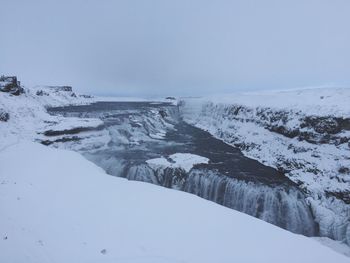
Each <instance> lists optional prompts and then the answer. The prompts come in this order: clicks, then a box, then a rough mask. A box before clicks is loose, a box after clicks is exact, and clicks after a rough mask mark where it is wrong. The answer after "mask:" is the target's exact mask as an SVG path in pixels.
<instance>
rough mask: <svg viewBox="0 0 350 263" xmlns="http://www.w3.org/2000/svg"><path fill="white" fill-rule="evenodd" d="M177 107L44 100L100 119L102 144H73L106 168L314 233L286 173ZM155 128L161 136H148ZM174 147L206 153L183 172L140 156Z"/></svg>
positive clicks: (67, 113) (310, 218)
mask: <svg viewBox="0 0 350 263" xmlns="http://www.w3.org/2000/svg"><path fill="white" fill-rule="evenodd" d="M177 107H178V106H174V105H172V104H170V103H154V102H99V103H94V104H91V105H83V106H69V107H58V108H51V109H49V112H50V113H51V114H59V115H64V116H71V117H72V116H74V117H90V118H100V119H101V120H103V122H104V125H103V128H102V129H103V130H105V131H108V134H109V136H110V138H111V140H110V141H109V142H108V143H107V145H106V146H105V147H100V148H98V147H97V148H96V149H93V148H88V149H85V150H80V152H81V153H82V154H83V155H84V156H85V157H86V158H88V159H89V160H91V161H93V162H95V163H96V164H97V165H99V166H101V167H102V168H104V169H105V170H106V171H107V173H109V174H111V175H114V176H121V177H125V178H128V179H131V180H139V181H145V182H150V183H154V184H158V185H162V186H166V187H169V188H175V189H178V190H182V191H186V192H190V193H193V194H196V195H198V196H200V197H203V198H205V199H208V200H211V201H214V202H216V203H218V204H221V205H224V206H227V207H230V208H233V209H236V210H239V211H241V212H245V213H247V214H250V215H252V216H255V217H258V218H260V219H262V220H265V221H267V222H270V223H272V224H275V225H277V226H280V227H282V228H285V229H287V230H290V231H292V232H295V233H301V234H304V235H307V236H312V235H317V232H318V226H317V224H316V223H315V222H314V218H313V215H312V213H311V210H310V208H309V206H308V204H307V203H306V202H305V196H304V194H303V193H302V192H301V191H300V190H299V189H298V187H297V186H296V185H295V184H294V183H293V182H292V181H290V180H289V179H288V178H287V177H286V176H284V175H283V174H282V173H280V172H278V171H277V170H275V169H273V168H271V167H267V166H265V165H263V164H261V163H259V162H257V161H255V160H253V159H250V158H247V157H245V156H244V155H243V154H242V153H241V151H240V150H239V149H237V148H235V147H233V146H230V145H227V144H226V143H224V142H222V141H220V140H218V139H216V138H214V137H213V136H212V135H211V134H209V133H208V132H206V131H203V130H201V129H198V128H196V127H194V126H192V125H189V124H187V123H185V122H184V121H182V120H181V116H179V111H178V108H177ZM100 129H101V128H100ZM90 132H91V131H90ZM96 132H98V131H96ZM159 133H160V134H163V135H164V136H163V137H159V136H158V137H157V136H154V135H156V134H159ZM80 143H84V141H81V142H80ZM58 147H59V145H58ZM174 153H191V154H196V155H199V156H203V157H207V158H208V159H209V160H210V161H209V163H208V164H199V165H196V166H194V168H192V170H191V171H190V172H185V171H183V170H179V169H170V168H169V169H165V170H164V169H163V170H154V169H152V168H151V167H149V166H148V165H147V163H146V161H147V160H149V159H152V158H157V157H162V156H165V157H166V156H169V155H171V154H174Z"/></svg>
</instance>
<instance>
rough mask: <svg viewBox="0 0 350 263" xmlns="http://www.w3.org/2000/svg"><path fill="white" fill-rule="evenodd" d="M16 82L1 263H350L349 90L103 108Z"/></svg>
mask: <svg viewBox="0 0 350 263" xmlns="http://www.w3.org/2000/svg"><path fill="white" fill-rule="evenodd" d="M11 81H13V82H14V83H15V82H16V83H15V84H16V85H14V87H11V89H5V90H2V92H0V117H1V121H0V133H1V139H0V187H1V190H0V215H1V216H0V234H1V240H0V252H1V253H0V262H78V261H79V262H233V261H239V262H349V261H350V260H349V256H350V249H349V244H350V226H349V220H350V204H349V189H350V178H349V167H350V165H349V160H350V159H349V156H350V150H349V138H350V137H349V132H350V131H349V120H350V117H349V116H350V108H349V105H348V104H347V103H346V102H347V101H350V89H335V90H334V89H305V90H293V91H283V92H282V91H274V92H260V93H244V94H238V93H237V94H232V95H230V96H225V99H223V98H222V97H204V98H181V99H178V100H174V99H173V98H169V99H164V100H159V101H157V102H152V101H150V100H142V99H137V100H136V99H130V98H129V99H121V98H114V99H112V98H109V99H108V100H109V102H101V101H106V99H105V98H103V99H101V98H97V97H96V98H94V97H90V96H83V95H79V94H76V93H74V92H73V90H72V89H71V87H67V86H63V87H59V86H55V87H50V86H36V87H34V88H23V86H21V85H20V84H19V83H17V79H16V80H14V79H6V80H3V81H2V82H1V81H0V88H1V89H3V87H5V86H6V85H8V84H7V83H12V82H11ZM17 84H18V85H17ZM17 90H20V92H17ZM264 96H265V97H266V99H261V97H264ZM299 96H302V97H303V98H304V99H303V100H300V99H299ZM284 98H285V99H284ZM282 100H284V101H285V102H284V103H280V101H282ZM198 128H199V129H198ZM205 131H208V132H209V133H207V132H205ZM212 135H213V136H214V137H212ZM231 145H232V146H233V147H232V146H231ZM84 157H85V158H84ZM271 167H272V168H271ZM111 175H113V176H111ZM118 177H122V178H118ZM125 179H129V180H125ZM135 180H136V181H141V182H135ZM145 182H148V183H145ZM149 183H151V184H149ZM152 184H156V185H152ZM159 185H160V186H165V187H166V188H164V187H160V186H159ZM169 188H170V189H169ZM173 189H176V190H173ZM177 190H181V191H177ZM184 191H185V192H188V193H191V194H188V193H184ZM196 195H197V196H199V197H202V198H199V197H197V196H196ZM205 199H208V200H211V201H213V202H209V201H208V200H205ZM214 202H215V203H217V204H215V203H214ZM241 212H244V213H241ZM247 214H248V215H247ZM254 217H257V218H254ZM264 221H267V222H269V223H267V222H264ZM270 223H272V224H270ZM282 228H284V229H282ZM285 229H287V230H289V231H286V230H285ZM292 232H294V233H292ZM301 234H303V235H301ZM304 235H306V236H309V237H306V236H304ZM310 236H311V238H310ZM267 237H268V238H267ZM291 248H292V249H291ZM252 251H254V253H252Z"/></svg>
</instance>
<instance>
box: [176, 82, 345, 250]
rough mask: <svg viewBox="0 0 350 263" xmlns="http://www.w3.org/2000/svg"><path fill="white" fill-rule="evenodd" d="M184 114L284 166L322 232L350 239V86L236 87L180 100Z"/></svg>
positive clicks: (248, 153) (255, 154)
mask: <svg viewBox="0 0 350 263" xmlns="http://www.w3.org/2000/svg"><path fill="white" fill-rule="evenodd" d="M180 110H181V114H182V117H183V118H184V120H185V121H186V122H188V123H190V124H193V125H195V126H197V127H199V128H202V129H204V130H207V131H209V132H210V133H211V134H213V135H214V136H216V137H217V138H220V139H222V140H224V141H225V142H227V143H229V144H231V145H234V146H236V147H239V148H240V149H241V150H242V152H243V153H244V154H245V155H246V156H248V157H250V158H254V159H256V160H258V161H260V162H262V163H264V164H266V165H269V166H272V167H275V168H277V169H278V170H280V171H282V172H284V173H285V174H286V175H287V176H288V177H289V178H290V179H291V180H293V181H294V182H296V183H297V184H298V185H299V187H300V188H301V189H303V191H304V192H305V193H306V194H307V195H308V196H309V203H310V204H311V207H312V209H313V213H314V215H315V217H316V220H317V221H318V223H319V225H320V235H321V236H328V237H331V238H333V239H336V240H342V241H343V242H347V243H348V244H350V158H349V157H350V89H346V88H334V89H332V88H324V89H300V90H289V91H265V92H255V93H237V94H232V95H225V96H212V97H207V98H188V99H183V100H182V102H181V107H180Z"/></svg>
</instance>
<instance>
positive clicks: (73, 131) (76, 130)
mask: <svg viewBox="0 0 350 263" xmlns="http://www.w3.org/2000/svg"><path fill="white" fill-rule="evenodd" d="M102 129H103V125H100V126H97V127H75V128H72V129H66V130H48V131H45V132H44V135H45V136H59V135H65V134H77V133H80V132H84V131H96V130H102Z"/></svg>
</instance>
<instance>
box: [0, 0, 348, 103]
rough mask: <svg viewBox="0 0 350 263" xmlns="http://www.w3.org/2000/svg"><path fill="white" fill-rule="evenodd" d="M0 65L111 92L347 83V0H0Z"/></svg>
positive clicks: (26, 76)
mask: <svg viewBox="0 0 350 263" xmlns="http://www.w3.org/2000/svg"><path fill="white" fill-rule="evenodd" d="M0 5H1V9H0V10H1V15H0V29H1V33H0V34H1V37H0V73H4V74H16V75H18V76H19V78H20V79H21V80H22V81H23V82H24V83H25V84H28V85H29V86H30V85H34V84H50V85H64V84H67V85H72V86H73V87H74V88H75V89H77V90H79V91H85V92H90V93H97V94H98V93H100V94H115V95H131V96H135V95H140V96H154V95H161V96H163V95H196V94H197V95H203V94H207V93H216V92H220V93H222V92H232V91H235V90H247V89H276V88H278V89H283V88H293V87H300V86H315V85H316V86H317V85H324V84H335V85H340V86H350V1H349V0H315V1H312V0H286V1H281V0H279V1H278V0H276V1H272V0H267V1H258V0H257V1H249V0H241V1H234V0H231V1H220V0H218V1H205V0H173V1H166V0H159V1H156V0H155V1H152V0H149V1H146V0H143V1H142V0H139V1H136V0H134V1H133V0H125V1H117V0H115V1H107V0H99V1H98V0H96V1H88V0H85V1H72V0H60V1H48V0H46V1H35V0H33V1H28V0H24V1H17V0H8V1H7V0H0Z"/></svg>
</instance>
